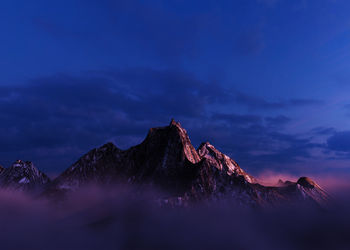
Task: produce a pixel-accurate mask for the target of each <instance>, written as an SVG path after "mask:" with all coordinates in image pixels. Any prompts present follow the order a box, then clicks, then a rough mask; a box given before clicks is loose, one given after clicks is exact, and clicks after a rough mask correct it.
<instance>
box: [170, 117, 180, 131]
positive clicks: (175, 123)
mask: <svg viewBox="0 0 350 250" xmlns="http://www.w3.org/2000/svg"><path fill="white" fill-rule="evenodd" d="M169 127H178V128H181V129H182V126H181V124H180V122H177V121H175V120H174V119H171V121H170V124H169Z"/></svg>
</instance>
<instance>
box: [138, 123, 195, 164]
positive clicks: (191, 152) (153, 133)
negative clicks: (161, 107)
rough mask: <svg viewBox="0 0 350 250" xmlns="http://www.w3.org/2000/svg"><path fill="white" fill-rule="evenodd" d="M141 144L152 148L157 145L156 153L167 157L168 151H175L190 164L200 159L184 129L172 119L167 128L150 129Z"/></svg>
mask: <svg viewBox="0 0 350 250" xmlns="http://www.w3.org/2000/svg"><path fill="white" fill-rule="evenodd" d="M142 144H143V145H147V147H152V148H155V145H156V144H158V146H157V148H158V153H159V152H164V154H165V155H168V153H169V150H175V151H177V152H178V153H180V154H181V155H182V156H181V158H183V159H184V158H186V159H187V160H188V161H190V162H191V163H197V162H199V161H200V159H201V158H200V157H199V155H198V153H197V151H196V149H195V148H194V147H193V145H192V143H191V140H190V138H189V136H188V134H187V131H186V129H184V128H183V127H182V126H181V124H180V123H179V122H176V121H175V120H174V119H172V120H171V122H170V124H169V126H166V127H157V128H151V129H150V131H149V133H148V135H147V137H146V139H145V140H144V142H143V143H142Z"/></svg>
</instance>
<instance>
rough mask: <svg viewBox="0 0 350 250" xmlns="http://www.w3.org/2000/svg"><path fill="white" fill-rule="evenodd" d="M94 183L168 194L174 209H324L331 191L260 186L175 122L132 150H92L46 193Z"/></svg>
mask: <svg viewBox="0 0 350 250" xmlns="http://www.w3.org/2000/svg"><path fill="white" fill-rule="evenodd" d="M89 183H95V184H96V183H97V184H98V183H103V184H108V183H127V184H131V185H133V186H137V187H141V186H144V185H146V186H148V187H154V188H157V189H160V190H162V191H164V192H165V193H166V194H167V197H161V202H164V203H167V204H174V205H181V204H188V203H191V202H196V201H206V200H216V199H223V198H229V199H231V200H235V201H236V203H237V204H242V205H248V206H274V205H277V204H280V203H283V202H293V201H294V202H295V201H296V202H300V201H306V202H308V203H312V204H315V205H317V206H322V205H324V204H326V203H327V201H328V200H329V196H328V195H327V193H326V192H324V191H323V190H322V189H321V188H320V187H319V186H318V185H317V184H316V183H315V182H313V181H312V180H310V179H308V178H304V177H303V178H301V179H300V180H299V181H298V182H297V183H293V182H286V183H281V184H280V185H279V187H266V186H263V185H260V184H259V183H257V181H256V180H255V178H254V177H252V176H251V175H249V174H248V173H246V172H245V171H244V170H243V169H241V168H240V166H239V165H238V164H237V163H236V162H235V161H234V160H232V159H231V158H230V157H228V156H227V155H225V154H223V153H221V152H220V151H218V150H217V149H216V148H215V147H214V146H213V145H211V144H210V143H208V142H206V143H202V144H201V145H200V147H199V148H198V149H197V150H196V149H195V148H194V147H193V146H192V144H191V141H190V139H189V137H188V135H187V132H186V130H185V129H184V128H182V127H181V125H180V123H178V122H175V121H174V120H172V121H171V123H170V124H169V126H166V127H159V128H152V129H150V131H149V133H148V135H147V137H146V138H145V140H144V141H143V142H142V143H141V144H139V145H137V146H135V147H132V148H130V149H128V150H120V149H118V148H117V147H116V146H114V145H113V144H112V143H108V144H106V145H104V146H102V147H100V148H97V149H93V150H91V151H90V152H89V153H87V154H86V155H84V156H83V157H81V158H80V159H79V160H78V161H77V162H76V163H74V164H73V165H72V166H71V167H70V168H68V169H67V170H66V171H64V172H63V173H62V174H61V175H60V176H59V177H58V178H56V179H55V180H54V181H53V182H52V184H51V185H50V187H49V188H48V189H47V191H46V193H49V194H56V193H60V192H65V191H67V190H72V189H73V190H74V189H77V188H79V187H80V186H83V185H86V184H89ZM282 184H283V185H282Z"/></svg>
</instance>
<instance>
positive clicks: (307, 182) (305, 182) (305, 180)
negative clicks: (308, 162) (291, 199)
mask: <svg viewBox="0 0 350 250" xmlns="http://www.w3.org/2000/svg"><path fill="white" fill-rule="evenodd" d="M297 183H298V184H299V185H300V186H303V187H306V188H314V187H318V185H317V184H316V182H314V181H313V180H312V179H311V178H309V177H300V178H299V180H298V181H297Z"/></svg>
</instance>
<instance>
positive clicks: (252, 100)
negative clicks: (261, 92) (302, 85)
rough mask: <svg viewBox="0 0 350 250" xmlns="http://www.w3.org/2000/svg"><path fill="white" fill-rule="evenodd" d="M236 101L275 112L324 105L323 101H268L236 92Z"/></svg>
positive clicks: (253, 107)
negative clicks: (276, 110) (275, 110)
mask: <svg viewBox="0 0 350 250" xmlns="http://www.w3.org/2000/svg"><path fill="white" fill-rule="evenodd" d="M234 100H235V102H237V103H238V104H241V105H244V106H247V107H248V108H250V109H257V110H274V109H287V108H295V107H305V106H314V105H323V102H322V101H319V100H313V99H289V100H279V101H268V100H265V99H264V98H261V97H257V96H252V95H249V94H246V93H243V92H236V93H235V95H234Z"/></svg>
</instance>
